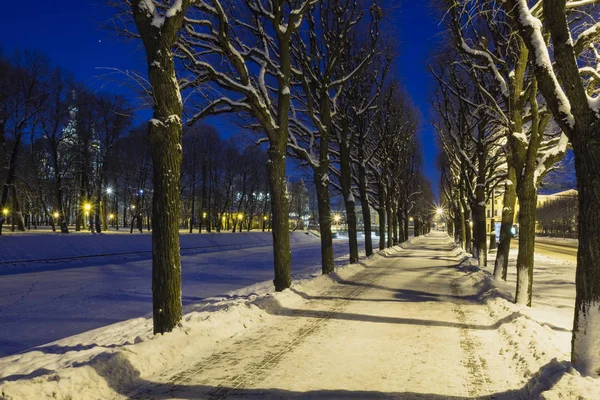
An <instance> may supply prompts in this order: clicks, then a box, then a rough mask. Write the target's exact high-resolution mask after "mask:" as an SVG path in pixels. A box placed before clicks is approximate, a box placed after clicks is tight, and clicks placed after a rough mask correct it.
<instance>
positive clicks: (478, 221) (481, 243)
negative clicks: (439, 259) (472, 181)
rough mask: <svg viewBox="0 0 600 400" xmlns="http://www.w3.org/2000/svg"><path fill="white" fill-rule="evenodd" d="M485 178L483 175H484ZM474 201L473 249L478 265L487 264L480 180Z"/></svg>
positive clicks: (483, 206) (484, 265)
mask: <svg viewBox="0 0 600 400" xmlns="http://www.w3.org/2000/svg"><path fill="white" fill-rule="evenodd" d="M484 179H485V177H484ZM475 201H476V203H477V204H476V206H475V210H476V212H475V213H474V215H473V216H474V218H473V221H474V222H473V223H474V224H475V230H476V232H477V234H476V236H475V249H474V253H475V255H476V258H477V260H478V265H479V266H480V267H486V266H487V229H486V220H485V187H484V186H483V183H482V182H480V183H479V184H478V185H477V189H476V190H475Z"/></svg>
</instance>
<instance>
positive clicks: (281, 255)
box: [209, 139, 292, 292]
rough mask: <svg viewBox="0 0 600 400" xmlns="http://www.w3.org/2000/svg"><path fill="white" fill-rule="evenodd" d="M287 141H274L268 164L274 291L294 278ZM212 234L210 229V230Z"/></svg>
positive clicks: (290, 282) (288, 283)
mask: <svg viewBox="0 0 600 400" xmlns="http://www.w3.org/2000/svg"><path fill="white" fill-rule="evenodd" d="M286 146H287V140H286V139H284V140H282V141H281V142H280V143H279V142H276V141H274V140H271V144H270V146H269V150H268V155H269V163H268V164H267V172H268V175H269V186H270V188H271V209H272V213H273V214H272V222H271V224H272V227H273V257H274V268H275V278H274V279H273V283H274V284H275V290H276V291H278V292H281V291H283V290H285V289H287V288H289V287H290V286H291V284H292V277H291V253H290V226H289V223H288V219H289V204H288V198H287V187H286V171H285V170H286V165H285V154H286ZM209 232H210V228H209Z"/></svg>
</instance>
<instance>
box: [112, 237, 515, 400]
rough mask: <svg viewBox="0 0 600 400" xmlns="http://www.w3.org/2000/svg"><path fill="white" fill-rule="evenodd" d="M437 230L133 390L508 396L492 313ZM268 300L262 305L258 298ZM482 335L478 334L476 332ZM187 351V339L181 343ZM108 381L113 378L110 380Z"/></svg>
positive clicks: (164, 394) (149, 394) (511, 378)
mask: <svg viewBox="0 0 600 400" xmlns="http://www.w3.org/2000/svg"><path fill="white" fill-rule="evenodd" d="M456 254H457V253H456V252H455V251H454V246H453V245H452V244H451V242H450V241H449V239H448V238H447V237H446V236H443V235H441V234H431V235H429V236H427V237H420V238H417V239H415V240H413V241H412V243H411V244H407V245H404V249H403V250H401V251H399V252H388V254H387V255H386V256H385V258H384V259H382V260H380V261H378V262H376V263H374V264H372V265H371V266H369V267H367V268H366V269H364V270H363V271H361V272H359V273H357V274H356V275H354V276H352V278H350V279H348V280H340V282H339V284H337V285H333V286H332V287H331V289H329V290H328V291H326V292H325V293H322V294H319V295H316V296H314V295H313V296H309V295H307V294H306V293H302V292H300V291H297V292H298V294H300V295H301V296H303V297H304V298H305V299H307V301H306V302H305V303H303V304H302V306H301V307H299V308H297V309H290V308H285V307H284V308H282V307H273V310H277V316H276V317H275V320H274V323H273V324H269V325H268V326H265V327H263V328H261V329H258V330H256V331H254V332H249V333H248V334H246V335H242V336H240V337H236V338H232V339H231V340H229V341H224V342H223V343H222V344H221V346H220V348H219V351H218V352H216V353H215V354H213V355H212V356H210V357H208V358H206V359H204V360H202V361H201V362H199V363H198V364H197V365H195V366H194V367H192V368H188V369H186V370H183V371H180V372H177V373H175V374H173V373H172V372H170V373H165V375H163V376H162V377H159V378H157V379H154V382H147V383H145V384H144V385H142V386H141V387H139V388H138V389H137V390H136V391H134V392H129V393H122V394H123V395H127V396H129V397H130V398H134V399H171V398H173V399H220V398H232V399H238V398H239V399H244V398H307V399H309V398H310V399H314V398H320V399H334V398H356V399H359V398H361V399H362V398H406V399H414V398H423V399H442V398H443V399H447V398H450V399H459V398H461V399H462V398H482V399H483V398H512V399H514V398H520V397H525V395H524V393H525V392H524V391H523V390H521V387H522V381H523V380H522V377H521V378H519V377H518V376H517V373H516V371H515V370H513V366H512V365H511V364H513V362H512V360H507V359H505V358H503V357H502V356H501V355H500V354H499V353H501V352H499V351H498V349H499V346H500V344H499V343H500V342H501V338H500V337H499V335H498V333H497V328H498V326H499V324H501V323H502V322H503V321H495V320H493V319H492V318H491V317H490V314H489V313H488V310H486V308H485V307H484V306H483V305H482V304H481V303H480V302H479V301H478V299H477V293H476V292H475V289H473V288H470V287H469V286H468V285H465V284H464V278H465V273H464V272H462V271H458V270H457V269H456V268H454V266H456V265H457V263H458V259H457V257H456ZM267 309H268V308H267ZM484 342H485V346H484V345H483V343H484ZM190 351H193V349H190ZM115 389H117V391H118V388H115Z"/></svg>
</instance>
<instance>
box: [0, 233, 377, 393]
mask: <svg viewBox="0 0 600 400" xmlns="http://www.w3.org/2000/svg"><path fill="white" fill-rule="evenodd" d="M303 235H304V234H303ZM233 236H237V235H233ZM190 237H191V235H190ZM313 237H314V236H313ZM311 253H312V254H314V253H318V252H315V251H314V250H313V251H311ZM378 259H380V257H377V256H376V257H373V258H372V259H371V260H366V262H363V263H362V264H363V265H360V264H353V265H347V266H344V267H339V268H337V269H336V273H335V274H333V275H332V276H323V275H320V276H317V275H318V274H316V273H315V271H316V269H315V268H314V267H313V268H311V269H312V271H313V272H309V273H307V274H306V275H305V277H304V278H301V279H297V280H295V281H294V286H293V287H294V291H291V290H286V291H285V292H282V293H273V292H272V283H271V282H270V281H266V282H261V283H258V284H255V285H252V286H249V287H245V288H241V289H239V290H236V291H233V292H230V293H228V294H226V295H223V296H218V297H212V298H207V299H205V300H204V301H202V302H200V303H197V304H195V305H193V306H192V307H191V310H188V312H187V313H186V314H185V315H184V318H183V321H182V322H181V323H180V325H179V327H178V328H176V329H175V330H174V331H173V332H172V333H169V334H167V335H164V336H161V335H158V336H154V335H152V318H151V316H148V317H144V318H137V319H132V320H128V321H124V322H120V323H117V324H114V325H111V326H107V327H103V328H99V329H96V330H92V331H89V332H85V333H82V334H79V335H75V336H72V337H69V338H66V339H61V340H58V341H55V342H52V343H49V344H47V345H45V346H41V347H39V348H36V349H32V350H30V351H28V352H26V353H22V354H17V355H14V356H10V357H4V358H1V359H0V393H2V394H3V396H4V397H3V399H6V400H14V399H44V398H48V399H51V398H52V399H54V398H57V397H58V398H113V397H115V396H117V397H118V393H115V390H116V391H117V392H118V391H119V389H123V388H127V387H129V386H131V385H134V384H139V378H140V376H141V377H147V376H152V375H158V374H160V373H162V372H164V371H165V369H167V370H168V369H169V368H181V367H182V366H188V367H191V366H193V365H194V362H196V361H197V360H198V359H197V356H199V355H200V356H202V357H204V356H205V355H206V354H210V353H211V352H214V351H217V350H218V344H219V343H220V342H221V341H223V340H225V339H228V338H230V337H233V336H236V335H239V334H241V333H243V332H244V331H246V330H251V329H252V328H257V327H261V326H263V325H265V324H268V323H269V321H270V320H271V319H272V318H273V315H274V314H277V313H279V312H280V310H282V309H284V308H294V307H296V306H297V305H299V304H300V303H302V302H303V301H304V299H303V297H302V296H301V295H299V294H297V292H298V291H306V292H307V293H315V292H321V291H323V290H324V289H326V288H328V287H330V286H332V285H334V284H335V283H336V282H337V281H339V280H344V279H347V278H348V277H350V276H352V275H354V274H355V273H357V272H359V271H362V270H364V269H365V266H366V265H369V264H370V263H372V262H373V261H375V260H378ZM271 268H272V267H271ZM311 276H312V277H311ZM315 276H316V277H315ZM190 349H193V352H191V351H190ZM52 371H54V372H52ZM132 371H135V372H132ZM48 373H49V374H48ZM41 374H46V375H44V376H41V377H39V378H36V376H37V375H41ZM6 377H12V378H11V379H10V380H7V381H2V379H5V378H6ZM15 377H16V378H26V379H21V380H17V381H12V379H14V378H15ZM27 378H29V379H27ZM31 378H32V379H31ZM119 398H121V397H119Z"/></svg>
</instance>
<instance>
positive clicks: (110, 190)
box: [106, 186, 113, 194]
mask: <svg viewBox="0 0 600 400" xmlns="http://www.w3.org/2000/svg"><path fill="white" fill-rule="evenodd" d="M106 194H113V188H112V186H108V187H107V188H106Z"/></svg>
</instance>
